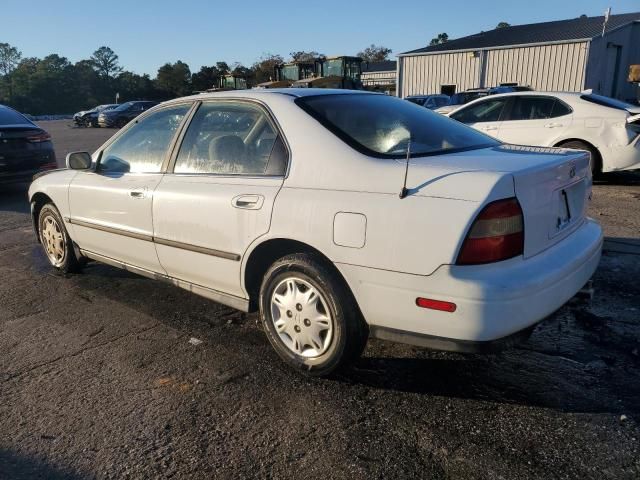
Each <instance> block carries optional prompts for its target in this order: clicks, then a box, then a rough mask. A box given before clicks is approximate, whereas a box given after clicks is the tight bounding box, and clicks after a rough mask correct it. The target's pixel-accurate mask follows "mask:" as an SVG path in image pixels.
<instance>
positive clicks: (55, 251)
mask: <svg viewBox="0 0 640 480" xmlns="http://www.w3.org/2000/svg"><path fill="white" fill-rule="evenodd" d="M38 233H39V236H40V243H41V244H42V248H43V249H44V253H45V255H46V256H47V259H48V260H49V263H50V264H51V266H52V267H54V268H57V269H58V270H60V271H61V272H64V273H71V272H77V271H79V270H80V268H81V263H80V262H79V261H78V258H77V257H76V254H75V252H74V250H73V243H72V241H71V238H70V237H69V234H68V233H67V229H66V228H65V226H64V223H63V221H62V217H61V216H60V213H59V212H58V209H57V208H56V207H55V206H54V205H53V204H51V203H48V204H46V205H44V206H43V207H42V208H41V209H40V215H39V217H38Z"/></svg>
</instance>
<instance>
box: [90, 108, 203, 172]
mask: <svg viewBox="0 0 640 480" xmlns="http://www.w3.org/2000/svg"><path fill="white" fill-rule="evenodd" d="M189 108H191V105H190V104H183V105H176V106H174V107H168V108H165V109H162V110H159V111H157V112H154V113H152V114H151V115H149V116H147V117H145V118H143V119H141V120H138V121H136V123H135V124H134V125H132V126H131V127H130V128H128V129H127V130H126V131H125V132H124V133H123V134H122V135H120V136H119V137H118V138H117V139H116V140H115V141H114V142H113V143H112V144H111V145H109V146H108V147H107V148H106V149H105V150H104V152H102V157H101V159H100V167H99V171H100V172H106V173H158V172H160V171H161V169H162V162H163V161H164V157H165V155H166V153H167V149H168V148H169V144H170V143H171V140H172V139H173V136H174V135H175V133H176V131H177V130H178V127H179V126H180V123H181V122H182V119H183V118H184V116H185V114H186V113H187V112H188V111H189Z"/></svg>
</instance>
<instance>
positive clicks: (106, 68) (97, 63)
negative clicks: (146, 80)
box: [90, 47, 122, 78]
mask: <svg viewBox="0 0 640 480" xmlns="http://www.w3.org/2000/svg"><path fill="white" fill-rule="evenodd" d="M90 60H91V62H92V64H93V68H95V70H96V71H97V72H98V73H99V74H100V75H102V76H103V77H105V78H110V77H116V76H117V75H118V74H119V73H120V72H122V67H121V66H120V64H119V63H118V55H116V54H115V52H114V51H113V50H111V49H110V48H109V47H100V48H99V49H97V50H96V51H95V52H93V55H91V59H90Z"/></svg>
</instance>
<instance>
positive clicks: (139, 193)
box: [69, 103, 192, 272]
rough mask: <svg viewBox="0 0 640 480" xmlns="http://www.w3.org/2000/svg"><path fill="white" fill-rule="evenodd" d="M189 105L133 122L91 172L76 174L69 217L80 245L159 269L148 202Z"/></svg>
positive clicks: (70, 200) (102, 155) (74, 235)
mask: <svg viewBox="0 0 640 480" xmlns="http://www.w3.org/2000/svg"><path fill="white" fill-rule="evenodd" d="M191 106H192V103H186V104H180V105H174V106H171V107H167V108H164V109H161V110H157V111H155V112H153V113H151V114H149V115H147V116H145V117H143V118H141V119H139V120H136V121H135V123H133V124H132V125H131V126H130V127H128V128H127V129H126V130H124V131H123V132H122V134H121V135H119V136H117V137H115V138H114V140H113V141H112V142H111V143H109V144H108V145H107V146H106V148H104V150H103V151H102V152H100V153H99V159H98V163H97V166H96V168H95V170H94V171H87V172H79V173H78V174H77V175H76V176H75V178H74V179H73V181H72V183H71V185H70V187H69V211H70V218H69V220H70V223H71V224H72V228H73V238H74V240H75V241H76V243H77V244H78V245H79V246H80V248H82V249H83V250H87V251H90V252H93V253H97V254H99V255H102V256H105V257H108V258H111V259H115V260H120V261H122V262H125V263H127V264H130V265H134V266H137V267H141V268H144V269H146V270H150V271H153V272H162V268H161V267H160V263H159V261H158V256H157V254H156V250H155V246H154V244H153V222H152V217H151V205H152V203H153V195H154V191H155V189H156V187H157V186H158V184H159V183H160V180H161V178H162V169H163V165H164V164H166V163H165V161H167V160H168V153H169V147H170V145H171V143H172V141H173V139H174V136H175V135H176V132H177V131H178V127H179V126H180V124H181V122H182V121H183V118H184V116H185V114H186V113H187V112H188V111H189V109H190V108H191Z"/></svg>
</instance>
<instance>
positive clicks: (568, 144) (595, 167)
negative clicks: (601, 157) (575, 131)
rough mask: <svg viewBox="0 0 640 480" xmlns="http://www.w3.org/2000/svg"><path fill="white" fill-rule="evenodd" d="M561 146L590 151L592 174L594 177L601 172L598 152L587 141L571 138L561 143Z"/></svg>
mask: <svg viewBox="0 0 640 480" xmlns="http://www.w3.org/2000/svg"><path fill="white" fill-rule="evenodd" d="M559 147H562V148H572V149H574V150H585V151H587V152H589V168H590V169H591V175H592V176H593V177H596V176H597V175H599V174H600V173H601V172H600V170H599V169H600V166H599V165H598V161H597V158H598V157H597V152H595V151H594V150H593V148H591V147H590V146H589V145H587V144H586V143H584V142H581V141H580V140H571V141H569V142H564V143H561V144H560V145H559Z"/></svg>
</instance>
